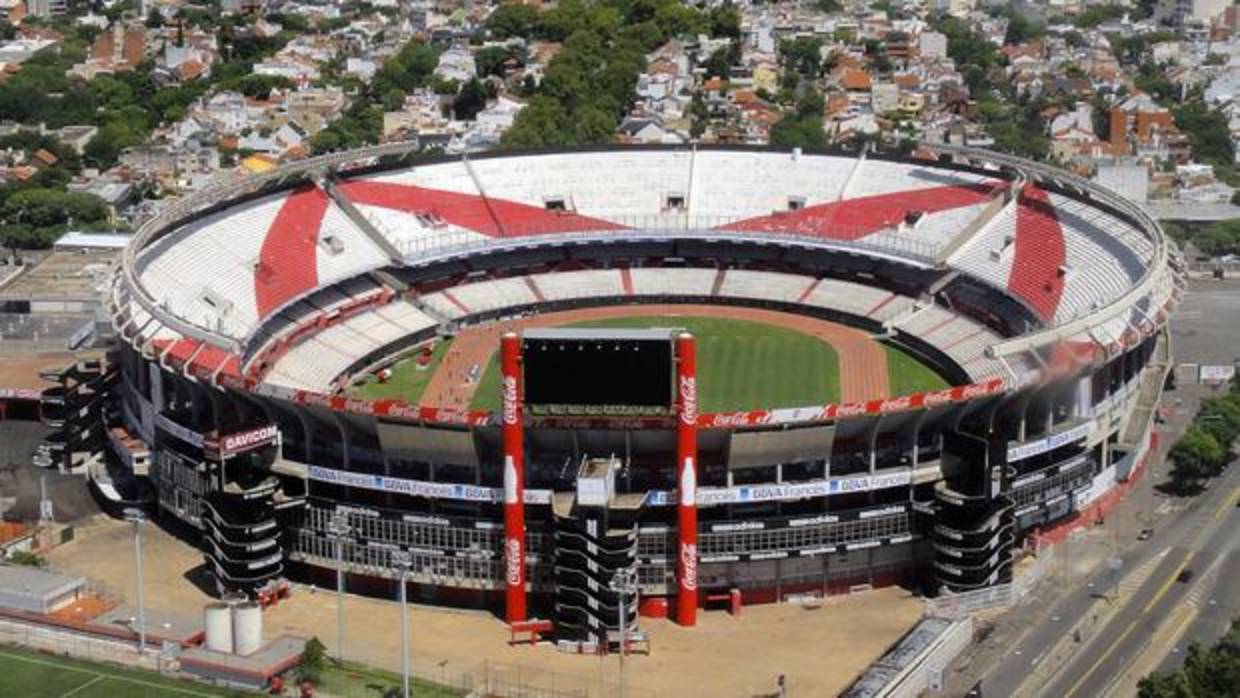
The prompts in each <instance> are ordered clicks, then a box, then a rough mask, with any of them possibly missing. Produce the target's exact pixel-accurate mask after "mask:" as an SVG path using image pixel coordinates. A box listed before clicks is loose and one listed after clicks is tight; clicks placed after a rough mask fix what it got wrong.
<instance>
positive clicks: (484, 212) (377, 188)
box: [340, 180, 623, 237]
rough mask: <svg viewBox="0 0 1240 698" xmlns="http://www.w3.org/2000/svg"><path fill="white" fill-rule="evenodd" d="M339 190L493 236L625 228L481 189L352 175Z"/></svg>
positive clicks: (355, 200)
mask: <svg viewBox="0 0 1240 698" xmlns="http://www.w3.org/2000/svg"><path fill="white" fill-rule="evenodd" d="M340 190H341V191H342V192H344V194H345V196H347V197H349V199H350V200H352V201H353V203H355V204H365V205H367V206H381V207H383V208H390V209H393V210H396V211H403V212H405V213H411V214H419V213H421V214H429V215H433V216H435V217H438V218H440V219H442V220H443V221H445V222H447V223H449V224H451V225H454V226H457V227H459V228H465V229H467V230H472V231H474V232H476V233H482V234H483V235H490V236H492V237H508V236H519V235H536V234H540V233H563V232H569V231H574V230H618V229H620V228H622V227H623V226H620V225H617V224H615V223H612V222H610V221H605V220H603V219H601V218H592V217H590V216H582V215H580V214H576V213H572V212H565V211H548V210H547V209H545V208H542V207H539V206H530V205H529V204H521V203H517V202H515V201H506V200H504V199H496V198H492V197H488V198H486V199H483V198H482V197H481V196H477V195H476V194H460V193H457V192H452V191H443V190H440V189H427V188H426V187H419V186H416V185H413V184H394V183H392V182H374V181H369V180H352V181H348V182H343V183H341V184H340ZM488 204H489V205H490V206H489V208H488ZM492 214H494V216H492ZM497 219H498V222H497ZM500 224H502V226H503V227H502V229H501V227H500Z"/></svg>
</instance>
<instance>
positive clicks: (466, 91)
mask: <svg viewBox="0 0 1240 698" xmlns="http://www.w3.org/2000/svg"><path fill="white" fill-rule="evenodd" d="M486 107H487V91H486V88H484V87H483V86H482V83H481V82H478V79H477V78H474V79H473V80H470V81H469V82H467V83H465V85H464V86H462V87H461V92H460V94H458V95H457V96H456V100H454V101H453V102H452V112H453V114H454V115H455V116H456V118H457V119H459V120H461V121H473V120H474V117H476V116H477V115H478V112H480V111H482V110H483V109H486Z"/></svg>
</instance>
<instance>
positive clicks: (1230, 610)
mask: <svg viewBox="0 0 1240 698" xmlns="http://www.w3.org/2000/svg"><path fill="white" fill-rule="evenodd" d="M1233 516H1240V512H1234V513H1233ZM1232 525H1233V526H1234V525H1235V524H1234V523H1233V524H1232ZM1237 579H1240V548H1237V547H1235V546H1233V547H1232V549H1231V550H1230V551H1228V552H1227V553H1226V554H1225V555H1223V556H1222V558H1221V562H1220V567H1219V570H1218V575H1217V576H1216V577H1215V578H1214V579H1212V580H1210V582H1209V583H1208V584H1207V585H1206V587H1205V588H1204V589H1203V592H1204V593H1203V595H1202V599H1201V602H1200V603H1201V612H1200V613H1198V614H1197V615H1196V616H1195V617H1194V618H1193V620H1192V621H1191V622H1190V623H1189V625H1188V628H1187V629H1186V630H1185V632H1184V635H1183V637H1181V639H1180V641H1179V642H1177V643H1176V645H1175V647H1174V648H1172V650H1171V651H1170V652H1168V653H1167V655H1166V656H1165V657H1163V660H1162V663H1161V664H1159V666H1158V670H1159V671H1173V670H1175V669H1178V668H1180V666H1182V665H1183V664H1184V656H1185V650H1186V649H1187V648H1188V646H1189V644H1190V643H1192V642H1196V643H1198V644H1200V645H1202V646H1203V647H1208V646H1210V645H1213V644H1214V643H1215V642H1216V641H1218V639H1219V638H1220V637H1222V636H1223V633H1225V632H1227V628H1228V627H1230V626H1231V621H1232V619H1233V618H1240V584H1237V583H1236V580H1237Z"/></svg>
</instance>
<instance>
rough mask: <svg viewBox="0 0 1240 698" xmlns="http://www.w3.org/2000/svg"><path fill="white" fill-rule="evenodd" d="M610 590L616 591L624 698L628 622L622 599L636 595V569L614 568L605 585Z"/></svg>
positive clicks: (622, 696)
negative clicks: (613, 572)
mask: <svg viewBox="0 0 1240 698" xmlns="http://www.w3.org/2000/svg"><path fill="white" fill-rule="evenodd" d="M607 586H608V588H610V589H611V590H612V591H614V592H616V608H617V609H618V610H617V611H616V618H617V620H618V621H619V623H618V626H619V627H618V630H619V631H620V698H624V654H625V650H626V649H627V648H626V647H625V645H626V644H628V624H627V623H626V622H625V613H624V600H625V598H627V597H628V595H630V594H632V595H633V596H634V597H636V595H637V570H635V569H633V568H632V567H625V568H623V569H619V570H616V573H615V574H614V575H612V577H611V582H610V583H609V584H608V585H607Z"/></svg>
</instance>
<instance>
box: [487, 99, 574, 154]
mask: <svg viewBox="0 0 1240 698" xmlns="http://www.w3.org/2000/svg"><path fill="white" fill-rule="evenodd" d="M567 122H568V115H567V114H566V113H565V112H564V107H563V106H562V105H561V104H560V102H559V101H557V100H555V99H553V98H551V97H547V96H545V95H538V96H536V97H533V98H532V99H530V101H529V102H528V103H527V104H526V106H525V108H524V109H522V110H521V111H520V112H518V113H517V118H516V119H515V120H513V124H512V128H510V129H508V130H507V131H505V132H504V136H503V139H502V143H503V144H504V145H506V146H510V147H516V148H541V147H544V146H549V145H568V143H566V137H567V135H568V129H567V128H566V126H567Z"/></svg>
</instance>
